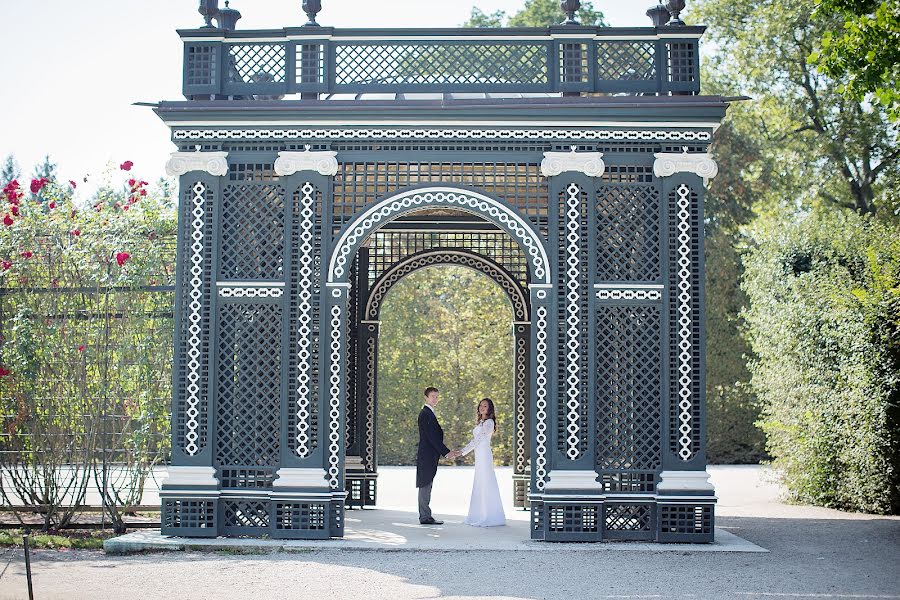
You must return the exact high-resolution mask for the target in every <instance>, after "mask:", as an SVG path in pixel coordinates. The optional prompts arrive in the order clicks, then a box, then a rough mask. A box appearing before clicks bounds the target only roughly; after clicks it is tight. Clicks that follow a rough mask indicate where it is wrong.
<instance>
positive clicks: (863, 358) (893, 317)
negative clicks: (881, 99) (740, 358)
mask: <svg viewBox="0 0 900 600" xmlns="http://www.w3.org/2000/svg"><path fill="white" fill-rule="evenodd" d="M755 236H756V239H757V241H758V246H756V247H755V248H754V249H753V250H751V251H750V252H749V254H748V256H747V258H746V265H747V272H746V276H745V279H744V289H745V291H746V293H747V294H748V296H749V299H750V303H749V308H748V309H747V311H746V313H745V316H746V319H747V322H748V324H749V326H750V341H751V344H752V346H753V351H754V353H755V355H756V358H755V359H754V360H753V361H752V362H751V364H750V370H751V372H752V385H753V388H754V389H755V391H756V393H757V394H758V395H759V397H760V398H761V399H762V400H763V406H764V407H765V408H764V411H763V415H762V418H761V420H760V425H761V426H762V427H763V429H764V430H765V432H766V435H767V440H768V442H767V443H768V450H769V452H770V453H771V454H772V456H773V457H774V459H775V461H774V464H775V466H776V467H777V468H778V469H779V470H780V471H781V473H782V474H783V476H784V477H783V480H784V483H785V485H786V486H787V489H788V490H789V492H790V494H791V497H792V498H793V499H795V500H797V501H800V502H807V503H813V504H819V505H823V506H831V507H835V508H842V509H849V510H861V511H867V512H876V513H897V512H900V236H898V230H897V228H895V227H892V226H890V225H885V224H882V223H879V222H877V221H875V220H874V219H872V218H870V217H866V216H860V215H858V214H856V213H854V212H852V211H845V210H839V211H834V210H832V211H825V210H822V209H817V210H814V211H813V212H812V213H811V214H809V215H806V217H805V218H803V219H799V220H798V219H796V217H795V215H794V214H792V213H789V212H786V213H784V214H783V215H779V216H777V217H773V218H767V219H763V220H761V221H760V222H758V223H757V228H756V232H755Z"/></svg>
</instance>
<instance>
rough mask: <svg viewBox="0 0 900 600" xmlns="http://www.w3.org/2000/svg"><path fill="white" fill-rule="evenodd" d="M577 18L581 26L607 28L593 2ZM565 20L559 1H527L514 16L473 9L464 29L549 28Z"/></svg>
mask: <svg viewBox="0 0 900 600" xmlns="http://www.w3.org/2000/svg"><path fill="white" fill-rule="evenodd" d="M575 18H576V20H577V21H578V23H579V24H581V25H596V26H601V27H603V26H606V22H605V21H604V19H603V12H601V11H599V10H596V9H595V8H594V6H593V4H592V3H591V2H583V3H582V6H581V8H580V9H579V10H578V12H577V13H576V17H575ZM565 19H566V15H565V13H563V12H562V10H561V9H560V8H559V1H558V0H525V4H524V6H523V7H522V8H521V10H519V11H518V12H516V13H515V14H514V15H512V16H509V15H507V14H506V12H505V11H502V10H498V11H495V12H493V13H484V12H482V11H481V10H479V9H478V8H477V7H473V8H472V14H471V16H470V17H469V20H468V21H466V22H465V23H463V27H549V26H551V25H559V24H560V23H562V22H563V21H564V20H565Z"/></svg>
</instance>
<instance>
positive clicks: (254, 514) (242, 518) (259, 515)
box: [222, 498, 269, 528]
mask: <svg viewBox="0 0 900 600" xmlns="http://www.w3.org/2000/svg"><path fill="white" fill-rule="evenodd" d="M222 524H223V525H224V526H225V527H250V528H265V527H268V526H269V501H268V500H250V499H244V498H239V499H235V500H222Z"/></svg>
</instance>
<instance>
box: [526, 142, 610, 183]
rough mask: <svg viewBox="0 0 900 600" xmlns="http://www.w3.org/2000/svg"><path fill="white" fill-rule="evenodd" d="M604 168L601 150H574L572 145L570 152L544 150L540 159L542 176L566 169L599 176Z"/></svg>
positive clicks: (558, 172) (551, 175)
mask: <svg viewBox="0 0 900 600" xmlns="http://www.w3.org/2000/svg"><path fill="white" fill-rule="evenodd" d="M605 170H606V165H605V164H604V163H603V153H602V152H576V150H575V147H574V146H573V147H572V151H571V152H544V160H543V161H541V174H542V175H543V176H544V177H555V176H557V175H559V174H561V173H565V172H568V171H574V172H575V173H584V174H585V175H587V176H588V177H600V176H601V175H603V172H604V171H605Z"/></svg>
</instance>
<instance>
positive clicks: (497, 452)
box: [377, 267, 513, 465]
mask: <svg viewBox="0 0 900 600" xmlns="http://www.w3.org/2000/svg"><path fill="white" fill-rule="evenodd" d="M512 377H513V335H512V308H511V306H510V303H509V300H508V298H507V297H506V294H505V293H504V292H503V290H502V289H501V288H500V286H498V285H497V284H495V283H494V282H492V281H491V280H490V279H488V278H487V277H486V276H484V275H481V274H479V273H476V272H475V271H472V270H469V269H465V268H462V267H429V268H426V269H422V270H419V271H416V272H415V273H412V274H410V275H408V276H407V277H405V278H403V279H402V280H401V281H400V282H398V283H397V284H396V285H395V286H394V287H393V288H392V289H391V291H390V292H389V294H388V297H387V299H386V300H385V302H384V304H383V307H382V309H381V329H380V334H379V341H378V402H379V404H378V407H377V419H378V421H377V422H378V429H377V431H378V439H377V442H378V454H379V463H380V464H383V465H398V464H415V455H416V443H417V441H418V429H417V427H416V417H417V416H418V413H419V410H421V408H422V391H423V390H424V389H425V387H427V386H434V387H437V388H438V389H439V390H440V392H441V401H440V404H439V406H438V410H437V413H438V416H439V418H440V421H441V426H442V427H443V429H444V437H445V441H446V443H447V445H448V446H449V447H450V448H459V447H462V446H463V445H464V444H466V443H467V442H468V441H469V440H470V439H471V437H472V428H473V427H474V426H475V408H476V406H477V405H478V403H479V401H480V400H481V399H482V398H484V397H489V398H491V399H492V400H493V401H494V404H495V406H496V409H497V418H498V423H499V427H498V431H497V433H496V434H494V438H493V442H492V444H493V451H494V460H495V461H496V462H497V463H499V464H510V461H511V459H512V432H513V403H512V392H513V383H512V381H513V379H512ZM471 460H472V455H469V456H468V457H466V458H465V459H460V461H459V462H460V463H471Z"/></svg>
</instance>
